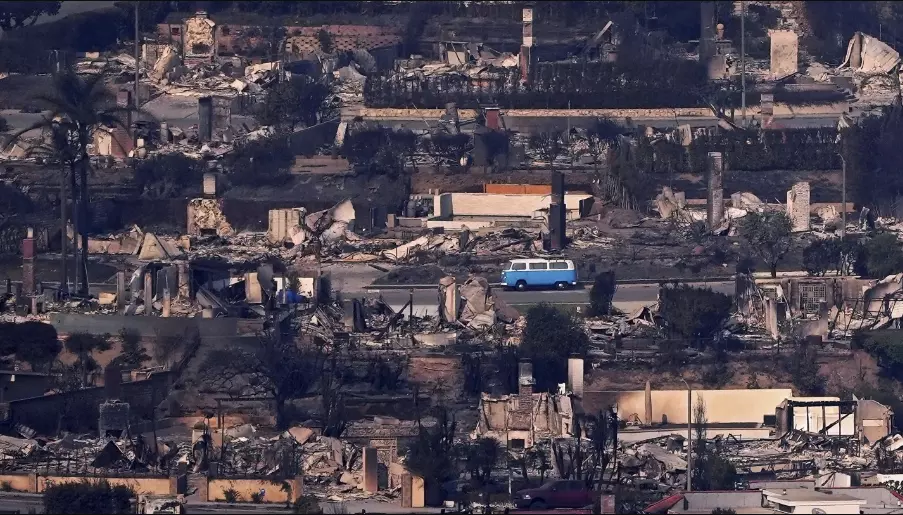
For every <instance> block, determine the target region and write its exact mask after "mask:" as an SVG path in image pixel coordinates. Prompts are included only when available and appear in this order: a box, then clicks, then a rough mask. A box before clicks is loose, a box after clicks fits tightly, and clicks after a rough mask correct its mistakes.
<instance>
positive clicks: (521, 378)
mask: <svg viewBox="0 0 903 515" xmlns="http://www.w3.org/2000/svg"><path fill="white" fill-rule="evenodd" d="M517 376H518V378H517V386H518V394H519V395H522V396H532V395H533V384H534V381H533V362H532V361H530V360H529V359H522V360H520V365H519V366H518V374H517Z"/></svg>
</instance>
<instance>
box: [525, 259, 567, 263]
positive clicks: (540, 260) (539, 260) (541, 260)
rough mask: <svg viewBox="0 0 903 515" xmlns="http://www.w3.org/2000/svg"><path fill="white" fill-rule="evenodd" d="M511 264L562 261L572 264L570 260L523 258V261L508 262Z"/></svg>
mask: <svg viewBox="0 0 903 515" xmlns="http://www.w3.org/2000/svg"><path fill="white" fill-rule="evenodd" d="M510 261H511V262H512V263H548V262H551V261H564V262H566V263H572V261H571V260H570V259H545V258H523V259H512V260H510Z"/></svg>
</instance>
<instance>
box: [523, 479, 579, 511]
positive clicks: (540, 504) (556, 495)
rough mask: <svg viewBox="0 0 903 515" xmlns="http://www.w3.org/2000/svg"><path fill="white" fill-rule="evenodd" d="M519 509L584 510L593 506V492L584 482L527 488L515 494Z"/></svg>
mask: <svg viewBox="0 0 903 515" xmlns="http://www.w3.org/2000/svg"><path fill="white" fill-rule="evenodd" d="M514 504H515V506H517V507H518V508H530V509H533V510H542V509H545V508H583V507H586V506H592V504H593V492H592V491H591V490H589V489H588V488H586V484H585V483H584V482H583V481H566V480H559V481H551V482H548V483H546V484H544V485H542V486H540V487H539V488H527V489H525V490H519V491H518V492H517V493H515V494H514Z"/></svg>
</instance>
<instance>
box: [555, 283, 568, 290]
mask: <svg viewBox="0 0 903 515" xmlns="http://www.w3.org/2000/svg"><path fill="white" fill-rule="evenodd" d="M569 286H570V285H568V283H566V282H559V283H555V288H557V289H559V290H567V289H568V287H569Z"/></svg>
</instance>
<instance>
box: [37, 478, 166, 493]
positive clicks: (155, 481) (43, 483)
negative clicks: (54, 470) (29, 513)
mask: <svg viewBox="0 0 903 515" xmlns="http://www.w3.org/2000/svg"><path fill="white" fill-rule="evenodd" d="M85 480H87V481H102V480H106V481H107V482H108V483H109V484H110V486H120V485H121V486H126V487H128V488H131V489H132V490H134V491H135V493H137V494H147V495H169V494H170V493H173V494H174V493H175V492H170V481H169V478H165V477H105V478H87V477H85V476H47V477H44V476H39V477H38V483H37V493H43V492H44V490H45V489H46V488H47V487H48V486H51V485H61V484H66V483H79V482H82V481H85Z"/></svg>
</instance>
